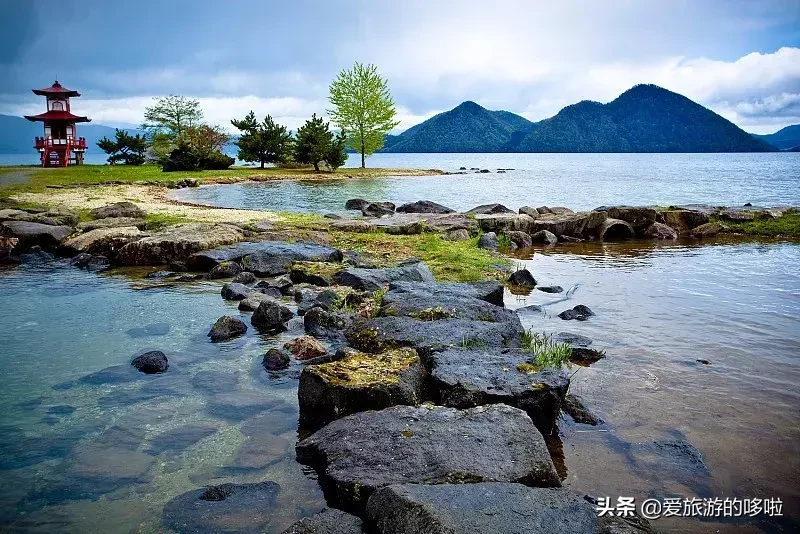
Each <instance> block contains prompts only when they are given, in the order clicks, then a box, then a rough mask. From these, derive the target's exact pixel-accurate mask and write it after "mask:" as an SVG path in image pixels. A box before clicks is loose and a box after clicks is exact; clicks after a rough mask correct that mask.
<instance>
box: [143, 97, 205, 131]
mask: <svg viewBox="0 0 800 534" xmlns="http://www.w3.org/2000/svg"><path fill="white" fill-rule="evenodd" d="M153 100H155V104H153V105H152V106H149V107H146V108H145V110H144V120H145V122H144V124H142V129H143V130H146V131H147V132H148V134H149V135H150V137H151V138H152V136H153V135H155V134H159V133H160V134H164V135H166V136H167V137H169V138H170V139H173V140H174V139H177V137H178V136H179V135H181V134H182V133H183V132H184V130H185V129H186V128H188V127H191V126H197V125H199V124H201V121H202V120H203V111H202V110H201V109H200V102H198V101H197V100H194V99H191V98H186V97H185V96H178V95H169V96H162V97H160V98H154V99H153Z"/></svg>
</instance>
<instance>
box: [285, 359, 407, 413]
mask: <svg viewBox="0 0 800 534" xmlns="http://www.w3.org/2000/svg"><path fill="white" fill-rule="evenodd" d="M422 379H423V369H422V364H421V363H420V359H419V356H418V355H417V352H416V351H415V350H414V349H409V348H403V349H392V350H387V351H384V352H381V353H379V354H368V353H364V352H358V351H348V352H347V353H346V355H345V356H344V357H343V358H342V359H339V360H336V361H334V362H330V363H323V364H320V365H312V366H307V367H305V368H304V369H303V372H302V374H301V375H300V385H299V388H298V393H297V394H298V399H299V401H300V415H301V418H302V419H303V420H304V421H305V422H306V423H310V422H312V423H314V424H319V423H327V422H329V421H333V420H334V419H337V418H339V417H343V416H345V415H349V414H353V413H356V412H361V411H364V410H380V409H383V408H388V407H389V406H395V405H398V404H407V405H416V404H419V402H420V401H421V400H422V397H423V384H422Z"/></svg>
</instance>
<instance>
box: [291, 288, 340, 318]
mask: <svg viewBox="0 0 800 534" xmlns="http://www.w3.org/2000/svg"><path fill="white" fill-rule="evenodd" d="M294 299H295V301H296V302H297V315H301V316H302V315H305V314H306V313H307V312H308V311H309V310H311V309H312V308H323V309H325V310H330V309H331V308H333V307H334V306H336V304H338V303H339V300H340V299H339V294H338V293H337V292H335V291H333V290H326V291H320V292H317V291H315V290H313V289H310V288H306V287H303V288H300V289H299V290H297V292H296V293H295V295H294Z"/></svg>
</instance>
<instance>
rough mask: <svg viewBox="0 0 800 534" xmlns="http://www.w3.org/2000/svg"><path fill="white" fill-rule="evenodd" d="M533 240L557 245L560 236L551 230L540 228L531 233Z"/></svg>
mask: <svg viewBox="0 0 800 534" xmlns="http://www.w3.org/2000/svg"><path fill="white" fill-rule="evenodd" d="M531 241H533V242H534V243H544V244H546V245H555V244H556V243H557V242H558V237H556V235H555V234H554V233H553V232H550V231H549V230H539V231H538V232H536V233H534V234H533V235H531Z"/></svg>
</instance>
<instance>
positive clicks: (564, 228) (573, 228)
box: [529, 212, 597, 237]
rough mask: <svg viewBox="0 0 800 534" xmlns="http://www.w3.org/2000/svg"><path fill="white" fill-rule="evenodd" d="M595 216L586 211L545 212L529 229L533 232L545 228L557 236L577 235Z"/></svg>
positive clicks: (581, 232)
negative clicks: (559, 213)
mask: <svg viewBox="0 0 800 534" xmlns="http://www.w3.org/2000/svg"><path fill="white" fill-rule="evenodd" d="M596 217H597V216H590V215H589V213H588V212H580V213H567V214H562V215H558V214H546V215H542V216H541V217H539V218H538V219H536V220H535V221H533V226H532V228H531V229H530V230H529V233H531V234H533V233H536V232H540V231H542V230H547V231H548V232H550V233H552V234H553V235H555V236H557V237H561V236H570V237H579V236H581V235H582V234H583V232H584V230H585V229H586V227H587V225H588V224H589V223H590V222H593V221H594V219H595V218H596Z"/></svg>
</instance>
